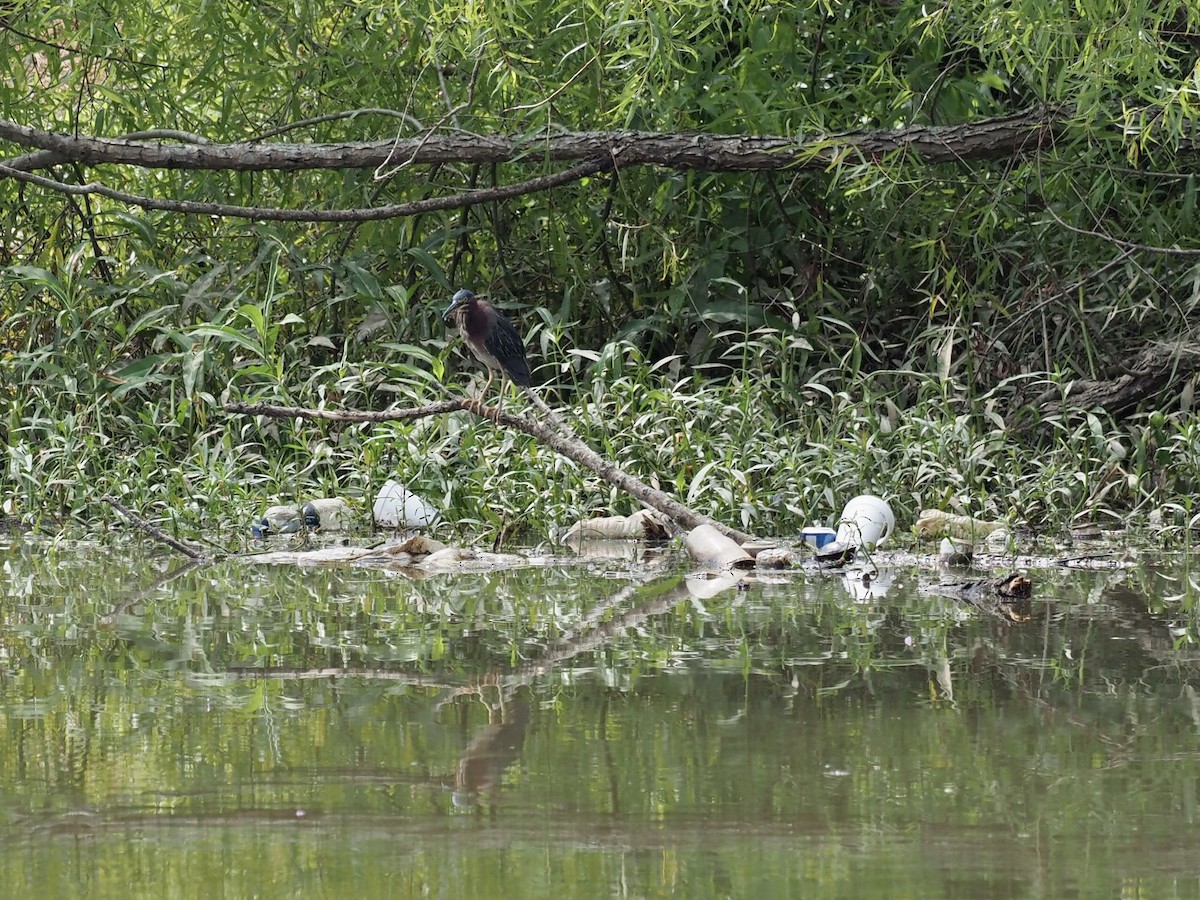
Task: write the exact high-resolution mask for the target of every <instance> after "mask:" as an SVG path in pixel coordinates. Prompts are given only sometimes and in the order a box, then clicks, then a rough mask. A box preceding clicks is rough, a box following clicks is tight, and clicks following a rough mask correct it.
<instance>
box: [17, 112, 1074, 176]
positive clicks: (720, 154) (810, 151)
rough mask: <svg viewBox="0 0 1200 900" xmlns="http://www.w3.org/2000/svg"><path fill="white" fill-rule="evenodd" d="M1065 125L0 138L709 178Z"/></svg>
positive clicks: (50, 159) (241, 163) (127, 156)
mask: <svg viewBox="0 0 1200 900" xmlns="http://www.w3.org/2000/svg"><path fill="white" fill-rule="evenodd" d="M1066 125H1067V118H1066V114H1065V112H1064V111H1062V110H1058V109H1047V108H1042V107H1038V108H1033V109H1029V110H1025V111H1023V112H1020V113H1017V114H1015V115H1010V116H1002V117H999V118H995V119H986V120H983V121H979V122H970V123H966V124H961V125H946V126H929V125H912V126H909V127H906V128H897V129H892V130H875V131H846V132H840V133H836V134H830V135H808V136H799V137H795V138H793V137H770V136H755V135H720V134H659V133H651V132H640V131H613V132H564V133H559V134H539V135H533V136H523V137H504V136H489V135H479V134H471V133H467V132H453V133H426V134H424V135H421V136H417V137H409V138H401V139H397V140H387V141H370V142H349V143H327V144H318V143H251V142H241V143H233V144H218V143H212V142H190V143H185V144H164V143H160V142H155V141H142V140H129V139H109V138H98V137H77V136H75V135H70V134H64V133H61V132H53V131H43V130H41V129H38V128H30V127H28V126H25V125H20V124H17V123H16V122H8V121H4V120H0V140H4V141H9V142H11V143H14V144H18V145H20V146H22V147H28V148H30V149H34V150H39V151H44V152H42V153H31V154H28V155H26V156H23V157H21V158H19V159H14V160H10V161H9V162H8V165H9V166H10V167H11V168H14V169H25V170H27V169H30V168H34V167H46V166H50V165H55V164H58V163H62V162H66V161H71V162H81V163H85V164H87V165H100V164H116V165H128V166H137V167H141V168H150V169H194V170H209V171H212V170H225V171H238V172H249V171H262V170H276V171H300V170H309V169H354V168H376V167H378V166H379V165H381V164H383V163H385V162H389V161H395V160H404V161H408V162H409V163H419V164H429V163H450V162H469V163H508V162H518V161H526V162H531V163H536V164H538V165H544V164H545V163H547V162H578V161H580V160H591V159H595V158H596V157H606V158H610V159H611V160H612V161H613V162H614V163H615V164H616V165H617V166H618V167H620V166H628V165H636V164H653V165H661V166H669V167H671V168H675V169H698V170H703V171H712V172H722V171H724V172H732V171H775V170H779V169H789V168H790V169H795V168H809V169H824V168H826V167H828V166H829V165H831V164H832V163H834V162H836V161H837V160H839V159H841V158H844V157H846V156H850V157H858V158H861V159H866V160H874V159H879V158H881V157H884V156H886V155H888V154H892V153H895V152H897V151H904V152H909V153H912V154H914V155H915V156H918V157H920V158H921V159H922V160H924V161H926V162H930V163H940V162H966V161H971V160H983V159H998V158H1004V157H1009V156H1014V155H1017V154H1019V153H1021V152H1023V151H1025V150H1027V149H1033V148H1036V147H1038V146H1039V145H1041V144H1044V143H1048V142H1050V141H1052V140H1053V139H1054V138H1055V137H1056V136H1057V135H1058V134H1060V133H1061V132H1063V131H1064V130H1065V128H1066Z"/></svg>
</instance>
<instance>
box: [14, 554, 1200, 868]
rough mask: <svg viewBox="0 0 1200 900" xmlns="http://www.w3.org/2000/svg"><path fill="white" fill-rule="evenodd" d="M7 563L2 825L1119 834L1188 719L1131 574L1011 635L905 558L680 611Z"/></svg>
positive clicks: (386, 582) (296, 575)
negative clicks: (857, 582)
mask: <svg viewBox="0 0 1200 900" xmlns="http://www.w3.org/2000/svg"><path fill="white" fill-rule="evenodd" d="M4 563H5V566H4V575H3V580H4V587H5V589H6V592H7V593H8V595H9V596H10V600H9V601H8V603H9V605H8V608H7V615H6V617H5V620H4V623H3V624H2V625H0V649H2V651H3V657H2V669H0V684H2V688H3V689H2V693H0V713H2V717H0V784H2V785H3V788H0V824H3V825H4V826H6V827H7V828H8V829H9V834H10V835H11V834H12V833H13V832H14V831H21V830H25V829H27V827H28V826H29V825H30V824H31V822H36V823H38V826H39V827H41V825H42V824H45V825H46V827H48V828H60V829H78V828H85V829H86V830H87V832H88V833H89V834H93V835H96V836H97V839H101V838H102V837H103V835H106V834H109V833H110V832H113V831H120V829H121V828H123V827H125V826H123V825H122V824H121V823H122V822H123V821H124V822H129V821H135V822H136V823H137V825H136V827H137V828H139V829H147V828H151V827H153V825H154V823H156V822H159V823H163V824H164V825H165V824H168V823H183V822H193V823H203V824H204V825H205V826H206V827H210V828H211V827H220V828H233V829H239V828H240V829H246V828H248V827H249V826H250V825H251V824H252V825H253V830H252V832H251V833H248V834H247V844H248V846H249V847H253V846H255V842H256V841H258V840H260V837H259V834H260V833H259V830H258V829H260V828H266V827H276V828H277V827H278V823H279V822H287V821H293V820H294V819H295V816H296V811H298V810H300V811H303V812H304V818H306V819H308V820H310V821H311V822H313V823H318V822H320V821H321V820H322V816H328V815H330V814H334V813H336V814H338V815H340V816H350V817H352V818H353V820H354V821H355V822H360V823H362V827H364V828H372V829H379V828H383V829H385V830H386V829H390V828H396V827H400V826H399V824H398V823H400V822H404V823H409V824H407V825H405V826H404V827H407V828H409V829H411V828H412V827H413V826H412V824H411V823H413V822H424V821H429V820H430V817H445V816H448V815H450V814H451V813H452V812H453V811H454V809H455V808H456V804H457V805H458V806H460V807H464V808H465V807H467V806H470V805H472V804H474V803H478V804H479V805H480V807H481V808H484V809H488V810H490V816H489V818H494V819H495V820H496V821H497V822H499V823H503V824H504V828H505V832H504V833H505V834H506V835H508V837H507V838H506V840H508V841H517V842H519V841H521V840H524V839H528V837H529V836H530V835H532V834H534V833H535V832H536V834H543V835H544V834H545V833H546V832H547V830H548V831H549V833H550V834H552V835H559V836H562V838H563V839H564V840H565V841H566V842H567V843H568V844H571V843H573V842H575V841H578V842H582V843H592V842H594V841H596V840H601V841H603V840H604V839H603V838H598V837H597V835H598V834H611V831H608V832H605V831H603V829H600V830H598V827H599V826H597V824H596V819H595V817H597V816H600V817H603V821H604V822H605V823H606V825H605V828H608V829H613V828H616V829H637V828H641V827H644V826H645V823H655V828H658V829H662V831H661V834H662V835H665V836H666V839H668V840H669V841H671V842H677V841H680V840H683V841H685V842H686V841H688V840H691V839H690V838H687V837H686V836H685V835H686V834H687V829H688V828H690V827H693V826H692V825H690V824H689V823H693V822H704V823H706V824H705V825H704V828H705V829H710V828H711V829H713V831H711V832H709V833H711V834H719V833H721V831H722V829H734V830H735V831H736V830H737V829H741V828H746V827H750V826H747V825H745V823H746V822H754V823H756V824H755V825H754V826H753V827H754V828H761V829H765V831H764V835H763V836H760V838H759V839H757V840H756V843H758V844H760V845H762V846H769V845H770V843H771V841H772V840H773V838H771V837H770V835H771V834H772V833H774V830H776V829H780V830H781V831H782V833H791V832H792V831H793V830H795V829H804V830H805V831H806V832H807V833H811V834H814V835H818V834H819V835H825V836H826V837H825V838H822V840H834V838H833V837H831V836H832V835H836V834H841V833H846V834H848V835H857V836H858V837H857V838H856V840H857V841H861V840H864V839H866V838H867V836H869V835H879V834H884V833H897V832H907V831H909V830H913V829H915V830H916V831H917V832H920V831H922V830H924V829H928V828H933V827H935V826H937V825H939V823H940V824H946V825H949V826H952V827H954V828H957V829H961V828H974V827H979V828H982V829H985V830H987V831H988V832H989V833H990V834H991V835H992V838H991V840H993V841H1000V842H1002V843H1003V842H1006V841H1008V840H1010V839H1012V840H1013V841H1015V842H1016V843H1019V842H1020V840H1023V838H1022V839H1018V838H1017V837H1014V836H1016V835H1027V834H1029V833H1030V831H1031V830H1035V831H1038V832H1039V833H1041V834H1042V835H1043V836H1044V837H1045V838H1047V839H1050V838H1053V839H1054V840H1056V841H1061V840H1068V839H1071V840H1083V839H1085V838H1086V839H1087V840H1089V841H1094V842H1102V843H1105V845H1108V844H1109V843H1113V844H1115V845H1119V843H1120V841H1122V840H1123V839H1124V838H1123V835H1124V834H1125V831H1124V830H1123V827H1122V826H1121V824H1120V822H1119V820H1118V819H1115V818H1110V817H1107V816H1104V817H1100V818H1097V817H1096V816H1095V815H1094V810H1097V809H1109V808H1119V807H1120V804H1122V803H1125V802H1128V800H1127V798H1129V797H1131V796H1135V794H1132V793H1130V792H1129V791H1128V790H1126V787H1125V786H1124V785H1125V784H1126V783H1127V782H1128V781H1129V780H1130V779H1134V780H1136V784H1137V792H1136V796H1138V797H1139V798H1140V799H1139V800H1138V803H1139V804H1145V803H1153V804H1157V805H1159V806H1161V808H1164V809H1169V808H1171V802H1172V798H1173V797H1175V796H1176V793H1177V791H1178V790H1179V789H1180V786H1181V784H1182V781H1181V779H1184V778H1189V777H1190V775H1187V774H1186V773H1185V772H1184V771H1183V767H1184V762H1185V761H1186V760H1188V759H1190V756H1189V755H1188V751H1187V750H1186V748H1185V747H1184V746H1182V745H1181V744H1180V741H1182V740H1184V738H1183V736H1185V735H1187V734H1188V733H1190V732H1192V731H1194V730H1195V729H1197V728H1200V718H1193V715H1194V712H1193V705H1192V703H1191V701H1189V700H1188V699H1187V698H1186V696H1185V697H1184V698H1183V699H1180V698H1179V681H1180V673H1181V671H1182V672H1184V673H1186V672H1187V671H1188V669H1187V668H1186V667H1187V666H1190V665H1191V664H1192V663H1191V660H1190V659H1189V658H1188V657H1186V656H1183V655H1181V654H1180V653H1179V652H1178V651H1176V650H1175V649H1174V648H1173V647H1172V643H1171V638H1170V635H1169V633H1168V632H1167V630H1166V623H1164V622H1163V621H1161V619H1160V614H1159V613H1158V612H1156V611H1155V610H1154V609H1153V608H1152V603H1153V594H1152V593H1143V592H1144V591H1154V590H1156V589H1158V588H1159V587H1161V586H1162V584H1163V583H1164V582H1163V581H1162V580H1161V576H1159V575H1156V574H1146V573H1137V572H1136V571H1135V572H1112V573H1070V574H1069V575H1068V574H1064V575H1062V576H1059V577H1050V576H1047V578H1046V579H1044V580H1043V581H1042V582H1040V583H1041V584H1043V585H1044V586H1045V593H1046V595H1047V596H1049V597H1053V598H1054V599H1053V600H1049V601H1040V602H1039V606H1041V607H1042V609H1043V610H1044V611H1045V612H1046V613H1047V615H1045V616H1044V617H1041V616H1040V617H1039V620H1038V621H1037V622H1036V623H1030V624H1029V625H1023V626H1013V625H1008V624H1005V623H1002V622H1000V621H999V620H997V619H992V618H984V617H981V616H978V615H971V614H970V613H969V611H964V609H965V608H964V607H962V606H961V605H953V604H952V603H951V601H948V600H947V599H946V598H938V597H921V596H918V595H917V594H916V593H915V592H914V591H913V590H912V587H913V582H912V579H911V578H910V577H909V576H907V575H904V574H901V577H900V578H899V580H898V581H897V582H896V583H894V584H893V588H892V592H891V593H890V594H889V595H887V596H886V597H884V598H876V599H875V600H874V601H872V602H870V603H853V602H851V601H850V599H849V596H848V595H847V594H846V592H845V591H844V589H843V588H842V587H841V586H840V585H839V584H838V583H837V582H836V581H832V580H831V581H825V580H823V579H821V578H820V577H813V576H809V577H797V579H796V580H794V581H792V582H791V583H786V584H771V585H761V586H756V587H752V589H751V590H749V591H729V592H727V593H726V594H723V595H720V596H718V597H716V598H713V599H709V600H706V601H704V603H703V604H701V603H700V602H698V601H695V600H694V599H692V598H691V597H690V596H689V595H688V594H687V593H686V587H685V586H684V585H683V583H682V581H681V579H680V578H679V577H678V576H670V577H667V578H664V579H662V580H660V581H657V582H651V583H648V584H636V583H627V582H625V581H623V580H614V579H613V578H611V577H602V576H598V575H592V574H588V573H587V572H586V570H584V569H583V568H582V567H580V568H577V569H561V568H560V569H553V568H530V569H524V570H520V571H515V572H509V573H501V574H494V575H488V576H483V577H478V576H461V577H449V576H446V577H435V578H429V579H426V580H424V581H419V582H413V581H408V580H406V579H402V578H397V577H394V576H391V575H386V574H381V573H377V572H370V571H359V570H313V571H301V570H296V569H289V568H281V569H259V568H245V567H239V566H235V565H217V566H211V567H208V568H205V569H202V570H191V571H187V572H184V573H182V574H180V575H178V577H176V578H175V579H174V580H173V581H171V582H170V583H169V584H168V585H167V587H166V588H165V589H161V590H159V591H157V592H154V593H147V592H145V591H143V590H142V589H141V588H140V583H141V582H142V581H143V579H142V578H139V579H137V581H136V582H131V580H130V577H129V561H128V559H120V558H117V557H114V556H112V555H105V554H95V555H92V556H80V555H77V554H73V553H72V554H67V553H64V552H61V551H59V552H56V553H53V554H49V555H46V556H42V555H38V554H33V553H31V552H29V550H28V548H26V549H25V550H18V551H16V552H8V553H7V554H6V555H5V557H4ZM143 577H144V580H145V581H146V582H149V581H151V580H153V579H154V578H155V577H157V573H155V572H147V573H146V574H145V575H144V576H143ZM1139 579H1142V580H1141V581H1139ZM131 596H136V597H137V599H136V600H135V602H133V603H130V598H131ZM1079 597H1091V598H1092V602H1090V603H1087V604H1082V603H1079V602H1078V601H1077V598H1079ZM114 611H116V614H115V615H114V614H113V613H114ZM1115 638H1122V639H1121V640H1116V639H1115ZM1181 667H1185V668H1182V669H1181ZM254 671H257V672H258V676H256V677H246V676H247V675H248V674H251V673H252V672H254ZM481 700H482V701H484V702H480V701H481ZM501 701H503V702H501ZM1168 758H1175V759H1177V760H1178V762H1171V761H1169V759H1168ZM1149 760H1153V761H1154V765H1149V764H1148V762H1147V761H1149ZM1164 760H1168V761H1166V762H1164ZM1097 772H1099V773H1100V774H1101V775H1103V774H1104V773H1117V772H1120V773H1122V775H1121V779H1122V780H1121V782H1117V781H1114V780H1112V779H1111V778H1105V777H1097V774H1096V773H1097ZM456 792H457V793H456ZM532 810H541V811H545V813H544V814H539V815H538V816H537V817H536V818H537V820H538V822H537V825H536V827H535V826H533V825H532V823H531V822H530V820H529V818H527V817H528V816H529V815H530V813H531V811H532ZM35 813H36V814H37V815H36V816H34V814H35ZM568 813H569V814H568ZM131 817H132V818H131ZM81 822H83V823H86V824H81ZM271 823H275V824H273V825H272V824H271ZM697 827H698V826H697ZM1164 827H1165V826H1164ZM525 828H529V829H533V830H532V831H526V830H523V829H525ZM522 835H525V836H526V837H524V838H523V837H521V836H522ZM1162 836H1163V838H1164V839H1167V838H1168V837H1169V836H1170V831H1169V830H1164V831H1163V832H1162ZM695 840H697V841H700V842H703V841H704V838H703V837H702V836H700V835H699V834H698V835H697V836H696V837H695ZM763 842H765V843H763ZM1013 846H1014V847H1015V846H1016V844H1014V845H1013ZM827 849H828V852H837V853H846V852H847V847H846V846H843V845H841V844H838V843H836V842H835V843H834V844H831V845H829V847H828V848H827ZM251 852H252V851H251ZM855 852H856V853H861V852H863V851H862V849H861V846H860V849H859V850H857V851H855ZM881 852H882V851H881ZM917 852H919V853H921V854H926V853H935V852H936V851H935V850H933V849H932V848H929V847H927V848H926V849H923V850H919V851H917ZM731 864H733V863H731ZM733 865H734V870H735V871H741V869H740V868H739V867H738V866H737V865H736V864H733Z"/></svg>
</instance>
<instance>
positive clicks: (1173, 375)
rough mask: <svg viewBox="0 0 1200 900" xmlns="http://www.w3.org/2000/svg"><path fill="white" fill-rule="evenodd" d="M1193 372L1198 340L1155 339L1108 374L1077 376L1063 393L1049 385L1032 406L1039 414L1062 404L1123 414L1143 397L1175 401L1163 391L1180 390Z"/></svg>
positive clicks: (1199, 361)
mask: <svg viewBox="0 0 1200 900" xmlns="http://www.w3.org/2000/svg"><path fill="white" fill-rule="evenodd" d="M1197 372H1200V344H1193V343H1189V342H1186V341H1156V342H1154V343H1152V344H1149V345H1147V346H1146V347H1144V348H1142V350H1141V352H1140V353H1138V354H1137V355H1136V356H1134V357H1133V359H1131V360H1130V361H1129V362H1128V363H1126V364H1125V365H1123V366H1121V368H1120V369H1118V370H1116V371H1114V372H1113V373H1112V374H1111V376H1110V377H1108V378H1105V379H1097V380H1092V379H1088V378H1080V379H1077V380H1075V381H1072V382H1071V383H1070V384H1069V385H1067V390H1066V392H1065V395H1064V393H1063V391H1061V390H1060V389H1059V388H1058V387H1052V388H1049V389H1048V390H1046V391H1044V392H1042V394H1041V395H1040V396H1039V397H1037V398H1036V399H1035V400H1034V402H1033V406H1034V407H1035V408H1036V409H1037V410H1038V412H1039V413H1040V414H1041V415H1042V416H1046V415H1055V414H1060V413H1062V412H1063V411H1064V408H1065V409H1072V410H1089V409H1097V408H1099V409H1103V410H1105V411H1106V412H1107V413H1108V414H1109V415H1112V416H1124V415H1127V414H1128V413H1131V412H1134V411H1135V410H1136V409H1137V407H1138V405H1139V404H1140V403H1142V402H1143V401H1146V400H1153V401H1154V403H1155V404H1156V405H1158V406H1167V405H1175V404H1173V403H1171V404H1168V402H1167V400H1168V398H1167V397H1165V396H1163V395H1164V394H1166V393H1168V392H1172V391H1174V392H1179V391H1182V390H1183V388H1184V386H1185V385H1186V384H1187V382H1188V380H1189V379H1190V378H1192V377H1193V376H1194V375H1195V374H1196V373H1197Z"/></svg>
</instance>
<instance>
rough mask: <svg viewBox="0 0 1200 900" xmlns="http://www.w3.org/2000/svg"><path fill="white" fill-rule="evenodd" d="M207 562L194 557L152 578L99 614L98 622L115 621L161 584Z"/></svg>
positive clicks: (110, 622)
mask: <svg viewBox="0 0 1200 900" xmlns="http://www.w3.org/2000/svg"><path fill="white" fill-rule="evenodd" d="M208 562H209V560H207V559H205V558H204V557H203V556H200V557H195V558H193V559H192V561H191V562H188V563H184V564H183V565H182V566H180V567H179V568H178V569H172V570H171V571H170V572H167V573H165V574H163V575H160V576H159V577H158V578H156V579H154V581H152V582H151V583H150V584H149V585H148V586H146V587H144V588H142V589H141V590H140V591H138V592H137V593H136V594H134V595H133V596H131V597H130V598H129V599H128V600H123V601H122V602H121V603H118V604H117V605H116V606H114V607H113V609H112V611H111V612H109V613H107V614H106V615H103V616H101V617H100V620H99V624H100V625H101V626H108V625H112V624H113V623H114V622H116V621H117V617H118V616H120V615H122V614H124V612H125V611H126V610H128V609H129V608H130V607H133V606H137V605H138V604H139V603H141V602H142V601H143V600H145V599H146V598H148V597H150V596H151V595H153V594H154V593H155V592H156V591H158V589H159V588H161V587H162V586H163V585H165V584H170V583H171V582H172V581H174V580H175V579H176V578H179V577H180V576H181V575H186V574H187V573H188V572H190V571H192V570H193V569H198V568H200V566H203V565H205V564H207V563H208Z"/></svg>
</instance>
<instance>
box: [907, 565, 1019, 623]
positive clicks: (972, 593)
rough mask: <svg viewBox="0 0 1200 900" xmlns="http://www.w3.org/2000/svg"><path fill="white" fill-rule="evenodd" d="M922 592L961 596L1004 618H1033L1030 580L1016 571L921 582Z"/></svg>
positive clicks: (1009, 619)
mask: <svg viewBox="0 0 1200 900" xmlns="http://www.w3.org/2000/svg"><path fill="white" fill-rule="evenodd" d="M920 592H921V593H922V594H932V595H935V596H939V597H950V598H952V599H955V600H961V601H962V602H964V603H967V604H969V605H970V606H973V607H975V608H976V609H978V610H980V611H981V612H985V613H988V614H989V615H993V616H996V617H998V618H1001V619H1004V620H1005V621H1006V622H1028V621H1029V620H1030V619H1032V618H1033V603H1032V602H1031V600H1030V598H1031V597H1032V596H1033V582H1032V581H1030V580H1029V579H1028V578H1026V577H1025V576H1024V575H1021V574H1020V573H1018V572H1011V573H1009V574H1008V575H1005V576H1004V577H1002V578H997V579H986V578H983V579H976V580H972V581H942V582H941V583H939V584H930V585H922V586H921V587H920Z"/></svg>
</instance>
